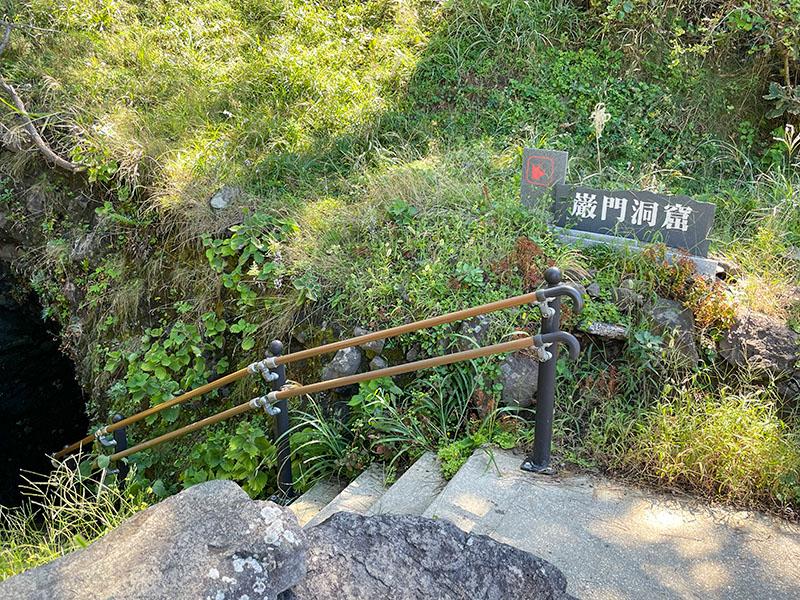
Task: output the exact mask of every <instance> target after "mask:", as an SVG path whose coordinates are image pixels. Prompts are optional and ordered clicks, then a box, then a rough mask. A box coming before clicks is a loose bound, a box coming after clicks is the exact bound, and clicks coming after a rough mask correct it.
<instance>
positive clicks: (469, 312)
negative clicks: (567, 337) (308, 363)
mask: <svg viewBox="0 0 800 600" xmlns="http://www.w3.org/2000/svg"><path fill="white" fill-rule="evenodd" d="M541 299H542V291H541V290H540V291H538V292H531V293H529V294H522V295H521V296H514V297H513V298H506V299H505V300H497V301H495V302H490V303H489V304H482V305H480V306H474V307H472V308H465V309H464V310H458V311H456V312H451V313H447V314H444V315H440V316H438V317H431V318H429V319H424V320H422V321H414V322H413V323H408V324H407V325H398V326H397V327H392V328H391V329H384V330H382V331H376V332H373V333H367V334H364V335H360V336H358V337H353V338H350V339H347V340H342V341H339V342H332V343H330V344H324V345H322V346H317V347H316V348H309V349H308V350H302V351H300V352H292V353H291V354H286V355H285V356H278V357H276V358H275V364H276V365H285V364H288V363H291V362H295V361H298V360H303V359H306V358H313V357H315V356H319V355H320V354H327V353H329V352H336V351H338V350H343V349H344V348H350V347H351V346H360V345H361V344H366V343H368V342H374V341H377V340H384V339H386V338H390V337H396V336H398V335H403V334H404V333H411V332H413V331H419V330H420V329H427V328H428V327H435V326H436V325H444V324H446V323H452V322H453V321H463V320H464V319H470V318H472V317H477V316H480V315H485V314H486V313H490V312H495V311H498V310H503V309H506V308H512V307H514V306H520V305H522V304H530V303H532V302H538V301H539V300H541Z"/></svg>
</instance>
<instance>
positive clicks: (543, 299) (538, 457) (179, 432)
mask: <svg viewBox="0 0 800 600" xmlns="http://www.w3.org/2000/svg"><path fill="white" fill-rule="evenodd" d="M545 280H546V281H547V283H548V284H549V287H547V288H545V289H541V290H537V291H536V292H532V293H530V294H523V295H521V296H515V297H514V298H507V299H505V300H499V301H497V302H491V303H489V304H484V305H481V306H477V307H474V308H470V309H465V310H461V311H456V312H452V313H448V314H446V315H441V316H438V317H432V318H430V319H424V320H422V321H416V322H414V323H409V324H407V325H401V326H398V327H393V328H390V329H386V330H383V331H379V332H375V333H369V334H366V335H362V336H357V337H354V338H350V339H348V340H343V341H341V342H334V343H332V344H325V345H323V346H318V347H317V348H311V349H308V350H304V351H302V352H296V353H293V354H288V355H285V356H284V355H282V352H283V344H281V343H280V342H279V341H274V342H272V343H271V344H270V353H271V355H272V356H270V357H269V358H267V359H265V360H263V361H261V362H258V363H253V364H251V365H249V366H248V367H246V368H244V369H240V370H239V371H236V372H235V373H231V374H230V375H226V376H225V377H222V378H220V379H218V380H216V381H214V382H211V383H209V384H206V385H204V386H201V387H199V388H197V389H195V390H192V391H190V392H187V393H186V394H183V395H182V396H179V397H177V398H173V399H172V400H170V401H168V402H165V403H163V404H160V405H158V406H156V407H153V408H151V409H148V410H146V411H142V412H140V413H138V414H136V415H133V416H132V417H128V418H127V419H122V420H118V419H116V418H115V421H117V422H115V423H113V424H112V425H108V426H105V427H102V428H100V429H98V431H96V432H95V434H94V435H93V436H88V437H87V438H84V439H83V440H81V441H80V442H77V443H76V444H73V445H72V446H68V447H66V448H64V449H63V450H61V451H60V452H58V453H56V454H55V455H53V458H58V457H60V456H63V455H64V454H66V453H67V452H70V451H72V450H75V449H77V448H80V447H81V446H82V445H83V444H85V443H88V442H89V441H91V440H93V439H95V438H98V439H102V438H103V436H105V435H106V434H108V433H110V432H112V431H115V430H118V429H120V428H123V427H125V425H127V424H130V423H133V422H136V421H138V420H140V419H142V418H144V417H146V416H149V415H152V414H155V413H157V412H159V410H163V409H164V408H167V407H169V406H174V405H176V404H178V403H180V402H182V401H184V400H187V399H189V398H192V397H195V396H198V395H200V394H202V393H205V392H207V391H210V390H212V389H215V388H217V387H220V386H222V385H225V384H227V383H230V382H232V381H236V380H237V379H240V378H241V377H243V376H244V375H247V374H248V373H258V372H260V373H262V374H263V375H264V378H265V379H266V380H267V381H270V382H272V391H271V392H270V393H269V394H267V395H266V396H264V397H261V398H254V399H252V400H250V401H248V402H245V403H243V404H240V405H238V406H235V407H233V408H230V409H228V410H225V411H222V412H220V413H217V414H216V415H213V416H211V417H207V418H205V419H202V420H200V421H196V422H194V423H191V424H190V425H187V426H185V427H182V428H180V429H176V430H174V431H171V432H169V433H166V434H164V435H162V436H159V437H156V438H153V439H151V440H148V441H146V442H142V443H141V444H138V445H136V446H133V447H131V448H121V449H120V450H119V451H118V452H116V453H114V454H112V455H110V456H109V460H110V461H117V460H119V459H121V458H125V457H126V456H130V455H131V454H134V453H136V452H141V451H143V450H146V449H148V448H152V447H153V446H156V445H158V444H161V443H163V442H166V441H169V440H171V439H175V438H177V437H181V436H183V435H186V434H188V433H191V432H193V431H197V430H199V429H202V428H204V427H208V426H209V425H213V424H215V423H219V422H220V421H223V420H225V419H229V418H231V417H233V416H236V415H240V414H242V413H245V412H247V411H250V410H252V409H255V408H264V409H265V410H266V411H267V413H268V414H269V415H271V416H275V417H276V421H275V429H276V444H277V454H278V461H279V468H278V490H279V493H280V494H281V495H283V496H284V497H289V496H290V495H291V494H292V472H291V459H290V448H289V440H288V436H287V435H286V433H287V432H288V430H289V417H288V406H287V403H286V400H287V399H288V398H291V397H294V396H300V395H303V394H312V393H315V392H321V391H324V390H330V389H333V388H340V387H345V386H348V385H353V384H356V383H361V382H364V381H370V380H373V379H379V378H382V377H392V376H394V375H401V374H404V373H411V372H414V371H419V370H422V369H427V368H431V367H436V366H441V365H448V364H452V363H455V362H460V361H465V360H472V359H475V358H481V357H485V356H490V355H493V354H501V353H505V352H514V351H517V350H522V349H525V348H531V347H533V348H534V349H535V356H536V358H537V359H538V360H539V385H538V390H537V409H536V424H535V434H534V452H533V455H532V456H531V457H529V458H528V459H527V460H526V461H525V462H524V463H523V464H522V469H525V470H529V471H535V472H540V473H541V472H544V473H547V472H551V470H550V468H549V464H550V447H551V441H552V423H553V410H554V399H555V376H556V361H557V360H558V347H559V344H562V343H563V344H566V345H567V346H568V348H569V354H570V357H571V358H573V359H576V358H577V357H578V355H579V353H580V345H579V343H578V340H577V339H575V337H574V336H572V335H571V334H569V333H566V332H564V331H559V322H560V315H561V296H569V297H570V298H571V299H572V301H573V312H574V313H576V314H577V313H580V312H581V310H582V308H583V299H582V298H581V296H580V294H579V293H578V292H577V291H576V290H575V289H574V288H572V287H570V286H565V285H560V284H561V271H560V270H559V269H557V268H555V267H551V268H549V269H547V271H546V272H545ZM526 303H535V304H537V305H538V306H539V308H540V310H541V313H542V328H541V333H540V334H538V335H534V336H530V335H529V336H525V337H522V338H519V339H515V340H512V341H509V342H503V343H500V344H495V345H492V346H485V347H481V348H475V349H472V350H466V351H463V352H456V353H453V354H446V355H443V356H437V357H434V358H428V359H424V360H419V361H414V362H411V363H406V364H402V365H396V366H394V367H387V368H384V369H379V370H376V371H371V372H368V373H359V374H356V375H350V376H347V377H340V378H338V379H331V380H328V381H320V382H317V383H313V384H309V385H304V386H297V387H293V388H289V389H283V385H284V384H285V382H286V371H285V365H286V364H287V363H291V362H294V361H298V360H303V359H306V358H311V357H314V356H319V355H321V354H326V353H328V352H334V351H337V350H341V349H344V348H349V347H352V346H356V345H360V344H364V343H367V342H371V341H375V340H380V339H386V338H389V337H394V336H397V335H401V334H403V333H410V332H413V331H418V330H420V329H424V328H427V327H434V326H436V325H442V324H445V323H451V322H453V321H458V320H463V319H468V318H471V317H475V316H478V315H482V314H486V313H489V312H494V311H497V310H502V309H504V308H510V307H513V306H519V305H521V304H526ZM549 347H552V351H548V348H549ZM273 403H275V406H273Z"/></svg>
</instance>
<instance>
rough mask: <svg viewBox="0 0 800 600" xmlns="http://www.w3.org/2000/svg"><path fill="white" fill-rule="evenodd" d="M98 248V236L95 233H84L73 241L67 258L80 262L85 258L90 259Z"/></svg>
mask: <svg viewBox="0 0 800 600" xmlns="http://www.w3.org/2000/svg"><path fill="white" fill-rule="evenodd" d="M99 246H100V239H99V236H98V235H97V234H95V233H86V234H84V235H82V236H81V237H79V238H78V239H77V240H75V244H74V245H73V246H72V252H70V254H69V258H70V260H72V261H75V262H80V261H82V260H85V259H87V258H92V256H94V255H95V253H96V252H97V250H98V249H99Z"/></svg>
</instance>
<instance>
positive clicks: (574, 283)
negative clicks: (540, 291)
mask: <svg viewBox="0 0 800 600" xmlns="http://www.w3.org/2000/svg"><path fill="white" fill-rule="evenodd" d="M564 285H568V286H569V287H571V288H572V289H574V290H577V292H578V293H579V294H580V295H581V298H583V297H584V296H585V295H586V288H585V287H583V285H581V284H580V283H578V282H577V281H565V282H564Z"/></svg>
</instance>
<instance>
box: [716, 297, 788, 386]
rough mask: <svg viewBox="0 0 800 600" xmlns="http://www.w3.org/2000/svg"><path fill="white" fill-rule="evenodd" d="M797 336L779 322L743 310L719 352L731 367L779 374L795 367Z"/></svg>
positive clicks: (723, 340) (724, 338)
mask: <svg viewBox="0 0 800 600" xmlns="http://www.w3.org/2000/svg"><path fill="white" fill-rule="evenodd" d="M798 341H800V335H798V334H796V333H795V332H794V331H792V330H791V329H789V328H788V327H786V326H785V325H784V324H783V323H781V322H780V321H777V320H776V319H773V318H772V317H768V316H767V315H764V314H761V313H757V312H755V311H751V310H747V309H744V310H743V311H742V312H740V313H739V315H738V316H737V317H736V321H735V323H734V325H733V327H731V328H730V329H729V330H728V331H726V332H725V335H724V336H723V337H722V339H721V340H720V342H719V352H720V354H721V355H722V357H723V358H724V359H725V360H726V361H728V362H729V363H730V364H732V365H737V366H740V367H744V366H747V365H748V364H755V365H756V366H758V367H760V368H762V369H766V370H768V371H771V372H772V373H775V374H779V373H785V372H789V371H792V370H793V369H794V368H795V367H796V366H797V355H798V352H799V351H800V346H798Z"/></svg>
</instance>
